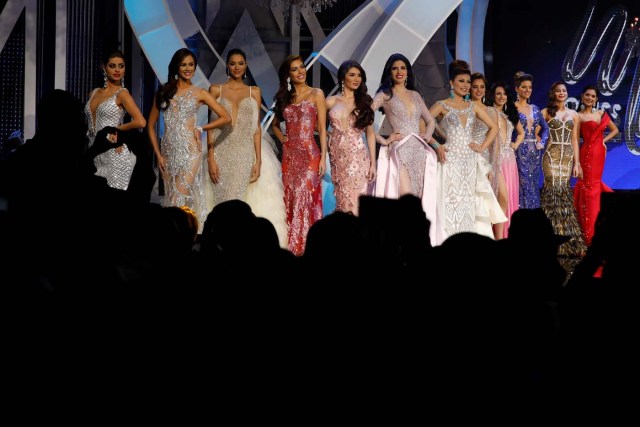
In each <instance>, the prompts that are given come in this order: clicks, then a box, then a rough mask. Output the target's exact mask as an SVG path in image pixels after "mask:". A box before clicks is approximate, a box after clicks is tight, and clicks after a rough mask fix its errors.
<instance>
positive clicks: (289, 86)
mask: <svg viewBox="0 0 640 427" xmlns="http://www.w3.org/2000/svg"><path fill="white" fill-rule="evenodd" d="M287 90H288V91H289V92H291V77H287Z"/></svg>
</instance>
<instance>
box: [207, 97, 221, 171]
mask: <svg viewBox="0 0 640 427" xmlns="http://www.w3.org/2000/svg"><path fill="white" fill-rule="evenodd" d="M209 94H210V95H211V97H212V98H213V99H218V98H219V97H220V85H211V86H209ZM215 143H216V139H215V136H213V132H212V131H211V130H209V131H207V169H208V172H209V179H211V182H213V183H214V184H217V183H218V182H220V169H219V168H218V162H216V157H215V151H214V149H215V148H214V147H215Z"/></svg>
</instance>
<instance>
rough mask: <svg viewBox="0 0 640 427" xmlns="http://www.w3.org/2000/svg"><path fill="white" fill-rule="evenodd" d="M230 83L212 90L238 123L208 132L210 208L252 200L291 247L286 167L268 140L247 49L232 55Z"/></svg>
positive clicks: (229, 56)
mask: <svg viewBox="0 0 640 427" xmlns="http://www.w3.org/2000/svg"><path fill="white" fill-rule="evenodd" d="M226 67H227V74H228V75H229V80H228V81H227V82H226V83H224V84H213V85H211V86H210V87H209V93H210V94H211V96H213V98H214V99H215V100H216V101H218V103H219V104H220V105H222V106H223V107H224V108H225V110H226V111H227V112H228V113H229V115H230V116H231V118H232V122H231V123H230V124H227V125H225V126H223V127H222V128H218V129H214V130H213V131H212V132H208V142H207V147H208V150H207V166H208V179H207V178H205V184H206V185H205V187H206V189H207V192H206V195H207V210H208V211H209V212H211V209H213V207H214V206H215V205H217V204H219V203H222V202H224V201H227V200H231V199H239V200H242V201H245V202H247V203H248V204H249V205H250V206H251V210H252V211H253V213H254V214H255V215H256V216H261V217H264V218H267V219H268V220H269V221H271V223H272V224H273V225H274V227H275V228H276V231H277V233H278V239H279V241H280V246H281V247H284V248H286V247H287V240H286V239H287V224H286V220H285V213H284V200H283V190H282V179H281V178H280V173H281V165H280V161H279V160H278V157H277V156H276V153H275V152H274V148H275V147H274V144H272V143H270V142H269V141H264V142H265V143H264V144H263V141H262V135H261V134H262V129H261V127H260V105H261V103H262V95H261V91H260V88H258V87H257V86H249V85H247V84H246V83H245V82H244V81H243V80H244V79H246V76H247V67H248V64H247V56H246V54H245V53H244V51H243V50H241V49H230V50H229V52H228V53H227V65H226Z"/></svg>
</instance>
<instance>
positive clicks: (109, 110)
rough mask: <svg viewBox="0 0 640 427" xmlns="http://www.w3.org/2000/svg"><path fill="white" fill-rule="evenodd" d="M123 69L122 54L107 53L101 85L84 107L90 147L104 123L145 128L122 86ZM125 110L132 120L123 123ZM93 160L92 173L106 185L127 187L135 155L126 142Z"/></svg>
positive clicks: (122, 129) (110, 138)
mask: <svg viewBox="0 0 640 427" xmlns="http://www.w3.org/2000/svg"><path fill="white" fill-rule="evenodd" d="M125 71H126V66H125V62H124V54H123V53H122V52H120V51H113V52H111V53H109V54H108V55H107V57H106V58H105V61H104V62H103V64H102V74H103V76H104V86H103V87H101V88H96V89H94V90H93V91H92V92H91V95H90V96H89V100H88V101H87V104H86V105H85V108H84V111H85V115H86V117H87V125H88V132H87V135H88V137H89V146H91V145H92V144H93V142H94V140H95V137H96V134H97V133H98V131H100V130H101V129H102V128H104V127H106V126H111V127H114V128H117V129H118V130H119V131H128V130H132V129H141V128H144V126H145V124H146V121H145V119H144V117H143V116H142V113H141V112H140V110H139V109H138V106H137V105H136V103H135V102H134V101H133V98H132V97H131V95H130V94H129V91H128V90H127V89H125V88H124V86H123V82H124V73H125ZM127 113H128V114H129V116H131V121H130V122H128V123H126V124H125V123H123V119H124V116H125V114H127ZM108 138H109V140H110V141H112V142H117V139H118V135H117V134H116V135H109V136H108ZM93 162H94V164H95V166H96V173H95V174H96V175H98V176H102V177H104V178H106V179H107V184H108V185H109V187H112V188H117V189H119V190H126V189H127V188H128V187H129V183H130V181H131V176H132V174H133V169H134V167H135V165H136V156H135V154H133V153H132V152H131V150H130V149H129V147H128V146H127V145H120V146H118V147H116V148H112V149H110V150H108V151H106V152H104V153H101V154H98V155H97V156H96V157H95V158H94V160H93Z"/></svg>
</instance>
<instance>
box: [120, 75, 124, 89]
mask: <svg viewBox="0 0 640 427" xmlns="http://www.w3.org/2000/svg"><path fill="white" fill-rule="evenodd" d="M120 86H122V87H124V77H123V78H121V79H120Z"/></svg>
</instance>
